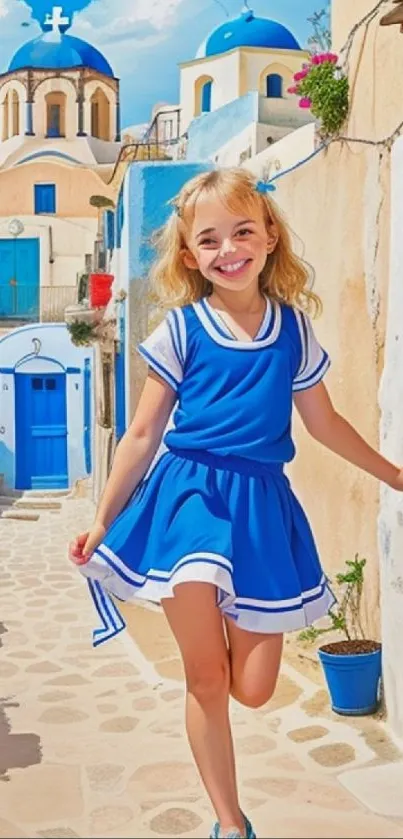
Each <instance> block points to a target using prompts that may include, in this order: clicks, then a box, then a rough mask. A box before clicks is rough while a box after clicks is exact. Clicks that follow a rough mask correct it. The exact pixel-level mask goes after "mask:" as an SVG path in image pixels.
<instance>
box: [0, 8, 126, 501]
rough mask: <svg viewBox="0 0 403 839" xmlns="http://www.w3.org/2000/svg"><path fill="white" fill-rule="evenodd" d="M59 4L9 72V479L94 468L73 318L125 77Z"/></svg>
mask: <svg viewBox="0 0 403 839" xmlns="http://www.w3.org/2000/svg"><path fill="white" fill-rule="evenodd" d="M71 23H72V21H71V20H70V19H69V18H68V17H67V16H66V15H64V14H63V9H62V8H61V7H60V6H55V7H54V8H53V11H52V13H51V14H50V15H47V16H46V18H45V20H44V21H43V23H42V32H41V34H40V35H39V37H37V38H35V39H34V40H31V41H29V42H28V43H26V44H23V45H22V46H21V47H20V49H19V50H18V51H17V52H16V54H15V55H14V56H13V57H12V58H11V60H10V62H9V66H8V70H7V72H5V73H3V74H2V75H0V392H1V400H0V430H1V431H0V484H1V482H2V480H3V482H4V486H6V487H10V488H14V487H16V488H17V489H30V488H37V489H42V488H61V489H63V488H66V487H69V486H71V485H72V484H74V482H75V481H76V480H78V479H80V478H83V477H85V476H86V475H87V474H88V473H89V472H90V471H91V426H92V422H93V419H92V395H91V394H92V390H91V375H92V349H91V348H90V347H77V346H74V345H73V344H72V343H71V340H70V336H69V333H68V331H67V328H66V324H65V321H64V312H65V309H66V307H67V306H69V305H72V304H75V303H76V302H77V289H78V287H79V286H80V288H82V287H83V285H82V284H83V282H84V279H85V274H86V272H88V270H90V266H91V263H92V257H93V252H94V241H95V239H96V237H97V230H98V210H97V208H96V207H95V206H93V205H92V204H91V203H90V199H91V198H92V197H93V196H98V197H99V196H105V197H107V198H111V199H113V198H114V196H113V193H112V191H111V187H110V186H109V181H110V178H111V173H112V172H113V169H114V166H115V163H116V160H117V157H118V155H119V152H120V149H121V142H120V116H119V110H120V105H119V81H118V79H117V78H116V77H115V75H114V73H113V70H112V68H111V66H110V64H109V62H108V61H107V59H106V58H105V57H104V56H103V55H102V53H101V52H99V50H97V49H95V47H93V46H92V45H91V44H89V43H87V42H86V41H83V40H81V39H80V38H77V37H74V36H73V35H71V34H70V31H69V30H70V27H71Z"/></svg>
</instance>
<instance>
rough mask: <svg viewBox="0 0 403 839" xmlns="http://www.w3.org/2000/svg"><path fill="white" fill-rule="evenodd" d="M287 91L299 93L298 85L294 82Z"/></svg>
mask: <svg viewBox="0 0 403 839" xmlns="http://www.w3.org/2000/svg"><path fill="white" fill-rule="evenodd" d="M287 93H298V85H296V84H294V85H293V86H292V87H288V88H287Z"/></svg>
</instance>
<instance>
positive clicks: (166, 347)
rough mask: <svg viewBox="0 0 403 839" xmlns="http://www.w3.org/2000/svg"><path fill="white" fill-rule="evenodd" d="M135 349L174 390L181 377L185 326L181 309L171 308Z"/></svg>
mask: <svg viewBox="0 0 403 839" xmlns="http://www.w3.org/2000/svg"><path fill="white" fill-rule="evenodd" d="M137 351H138V352H139V353H140V355H141V356H142V358H143V359H144V361H145V362H146V363H147V364H148V366H149V367H151V368H152V370H154V372H155V373H158V375H159V376H161V378H162V379H164V380H165V381H166V382H167V383H168V384H169V385H170V386H171V387H172V389H173V390H174V391H175V392H176V391H177V390H178V388H179V385H180V383H181V381H182V379H183V369H184V364H185V358H186V328H185V321H184V317H183V312H182V311H181V309H172V310H171V311H170V312H168V314H167V316H166V317H165V319H164V320H163V321H162V323H160V324H159V326H157V328H156V329H154V332H152V333H151V335H149V336H148V338H146V339H145V341H142V343H141V344H139V345H138V347H137Z"/></svg>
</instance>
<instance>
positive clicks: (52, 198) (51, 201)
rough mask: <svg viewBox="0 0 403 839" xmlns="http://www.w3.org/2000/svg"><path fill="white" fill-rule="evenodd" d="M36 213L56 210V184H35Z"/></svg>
mask: <svg viewBox="0 0 403 839" xmlns="http://www.w3.org/2000/svg"><path fill="white" fill-rule="evenodd" d="M34 203H35V214H36V215H39V214H40V213H50V214H52V213H55V212H56V185H55V184H35V186H34Z"/></svg>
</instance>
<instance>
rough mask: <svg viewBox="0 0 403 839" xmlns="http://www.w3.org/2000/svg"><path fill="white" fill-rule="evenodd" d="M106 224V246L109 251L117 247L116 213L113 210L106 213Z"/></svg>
mask: <svg viewBox="0 0 403 839" xmlns="http://www.w3.org/2000/svg"><path fill="white" fill-rule="evenodd" d="M105 221H106V223H105V240H106V241H105V244H106V248H107V250H108V251H113V249H114V247H115V213H114V212H113V211H112V210H107V211H106V220H105Z"/></svg>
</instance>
